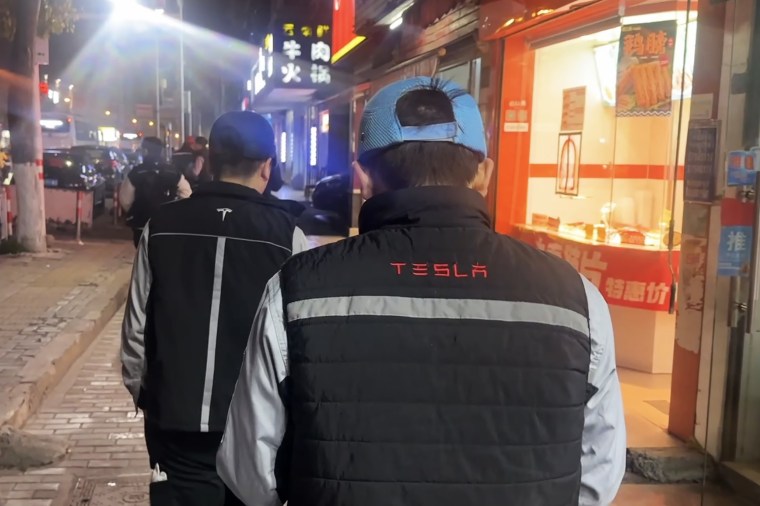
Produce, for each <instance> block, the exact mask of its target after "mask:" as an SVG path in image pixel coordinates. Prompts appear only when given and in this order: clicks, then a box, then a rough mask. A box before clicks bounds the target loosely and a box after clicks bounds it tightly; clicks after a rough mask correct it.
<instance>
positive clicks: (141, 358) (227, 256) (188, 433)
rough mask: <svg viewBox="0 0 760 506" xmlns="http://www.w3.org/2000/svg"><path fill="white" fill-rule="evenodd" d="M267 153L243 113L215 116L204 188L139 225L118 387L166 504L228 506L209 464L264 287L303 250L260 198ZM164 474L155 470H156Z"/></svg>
mask: <svg viewBox="0 0 760 506" xmlns="http://www.w3.org/2000/svg"><path fill="white" fill-rule="evenodd" d="M276 153H277V149H276V146H275V137H274V132H273V130H272V127H271V126H270V125H269V123H268V122H267V121H266V119H264V118H263V117H262V116H260V115H258V114H255V113H253V112H232V113H228V114H225V115H223V116H222V117H220V118H219V119H218V120H217V121H216V122H215V123H214V125H213V127H212V130H211V137H210V162H211V168H212V170H213V172H214V179H215V181H214V182H212V183H209V184H207V185H204V186H202V187H201V188H200V189H198V191H196V192H195V193H193V195H192V197H190V198H189V199H185V200H181V201H177V202H175V203H172V204H168V205H165V206H162V207H161V208H160V209H159V210H158V212H157V213H156V214H155V215H153V217H152V219H151V220H150V222H149V223H148V224H147V225H146V226H145V231H144V232H143V235H142V238H141V239H140V245H139V248H138V251H137V256H136V259H135V264H134V269H133V273H132V284H131V288H130V293H129V300H128V303H127V310H126V313H125V316H124V323H123V329H122V348H121V361H122V371H123V375H124V384H125V386H126V387H127V389H128V390H129V392H130V394H131V395H132V397H133V399H134V401H135V405H136V406H137V407H139V408H140V409H142V410H143V412H144V414H145V440H146V443H147V447H148V454H149V456H150V465H151V468H153V470H154V472H155V474H156V476H157V477H159V476H160V477H163V476H164V474H165V477H166V479H165V480H164V481H156V482H154V483H153V484H152V485H151V494H153V495H156V494H159V493H162V494H168V495H170V496H171V497H172V500H173V501H174V503H173V504H176V505H178V506H179V505H181V506H194V505H198V506H201V505H202V506H215V505H222V504H235V503H237V502H238V501H237V499H235V497H234V495H228V492H227V491H226V488H225V486H224V484H223V483H222V481H221V480H220V479H219V477H218V475H217V473H216V464H215V456H216V451H217V449H218V447H219V441H220V440H221V438H222V431H223V430H224V426H225V420H226V417H227V409H228V407H229V402H230V399H231V397H232V392H233V389H234V387H235V381H236V380H237V377H238V371H239V370H240V364H241V362H242V360H243V353H244V350H245V346H246V342H247V338H248V334H249V331H250V329H251V323H252V321H253V317H254V314H255V312H256V306H257V305H258V300H259V298H260V297H261V294H262V292H263V290H264V286H265V285H266V282H267V280H268V279H270V278H271V277H272V276H273V275H274V274H275V273H276V272H277V270H278V269H279V268H280V266H281V265H282V264H283V262H285V261H286V260H287V259H288V258H289V257H290V256H291V254H292V253H297V252H300V251H303V250H305V249H306V247H307V243H306V238H305V236H304V235H303V233H302V232H301V230H300V229H298V228H297V227H296V225H295V218H294V217H293V216H291V214H289V213H288V212H287V210H286V209H284V208H283V207H282V206H281V205H280V204H279V202H278V201H277V200H276V199H270V198H267V197H264V196H263V195H262V193H263V192H264V189H265V188H266V186H267V183H268V182H269V179H270V175H271V171H272V166H273V163H274V159H275V156H276ZM162 473H163V474H162Z"/></svg>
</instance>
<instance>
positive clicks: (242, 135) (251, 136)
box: [208, 111, 277, 160]
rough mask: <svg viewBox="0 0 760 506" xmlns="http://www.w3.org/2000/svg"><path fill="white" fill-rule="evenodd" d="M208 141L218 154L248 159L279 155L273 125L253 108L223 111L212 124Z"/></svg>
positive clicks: (212, 149)
mask: <svg viewBox="0 0 760 506" xmlns="http://www.w3.org/2000/svg"><path fill="white" fill-rule="evenodd" d="M208 145H209V150H210V151H211V152H213V153H215V154H217V155H227V156H234V157H241V158H246V159H248V160H266V159H268V158H272V159H275V160H276V159H277V145H276V144H275V135H274V130H273V129H272V125H270V124H269V121H267V120H266V118H264V116H262V115H261V114H257V113H255V112H252V111H232V112H228V113H225V114H222V115H221V116H220V117H219V118H218V119H217V120H216V121H215V122H214V124H213V126H212V127H211V135H209V144H208Z"/></svg>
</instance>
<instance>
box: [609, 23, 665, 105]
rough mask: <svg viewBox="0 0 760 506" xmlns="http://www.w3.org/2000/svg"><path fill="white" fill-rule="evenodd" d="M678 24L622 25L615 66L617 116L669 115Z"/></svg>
mask: <svg viewBox="0 0 760 506" xmlns="http://www.w3.org/2000/svg"><path fill="white" fill-rule="evenodd" d="M677 30H678V24H677V22H676V21H675V20H673V21H658V22H656V23H639V24H631V25H624V26H623V27H622V28H621V33H620V50H619V51H618V65H617V98H616V101H617V104H616V112H617V115H618V116H669V115H670V114H671V109H672V96H673V63H674V59H675V46H676V33H677Z"/></svg>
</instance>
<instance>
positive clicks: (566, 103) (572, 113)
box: [560, 86, 586, 132]
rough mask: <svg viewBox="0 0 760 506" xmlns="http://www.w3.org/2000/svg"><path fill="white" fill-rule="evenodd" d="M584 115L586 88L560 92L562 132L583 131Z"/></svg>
mask: <svg viewBox="0 0 760 506" xmlns="http://www.w3.org/2000/svg"><path fill="white" fill-rule="evenodd" d="M585 114H586V87H585V86H581V87H579V88H568V89H565V90H562V125H561V127H560V131H562V132H575V131H577V132H581V131H583V120H584V117H585Z"/></svg>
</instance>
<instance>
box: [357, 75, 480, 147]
mask: <svg viewBox="0 0 760 506" xmlns="http://www.w3.org/2000/svg"><path fill="white" fill-rule="evenodd" d="M431 86H434V87H435V89H439V90H441V91H442V92H444V93H447V94H449V95H453V96H454V97H455V98H453V100H452V105H453V108H454V122H452V123H440V124H437V125H425V126H402V125H401V123H400V122H399V119H398V116H397V115H396V103H397V102H398V101H399V99H400V98H401V97H403V96H404V95H405V94H407V93H409V92H410V91H415V90H419V89H425V88H430V87H431ZM411 141H418V142H452V143H454V144H458V145H460V146H464V147H466V148H468V149H471V150H472V151H475V152H477V153H480V154H481V155H483V157H484V158H485V157H486V156H487V155H488V150H487V147H486V134H485V128H484V127H483V117H482V116H481V115H480V109H478V104H477V103H476V102H475V99H474V98H473V97H472V95H470V94H469V93H466V92H465V91H464V90H462V89H461V88H460V87H459V86H457V85H456V84H454V83H452V82H447V81H440V80H438V79H434V78H430V77H415V78H412V79H405V80H403V81H399V82H397V83H393V84H391V85H389V86H386V87H385V88H383V89H381V90H380V91H379V92H378V93H377V94H376V95H375V96H374V97H372V99H370V101H369V102H368V103H367V106H366V108H365V109H364V114H363V115H362V121H361V129H360V139H359V161H360V162H361V161H362V160H364V159H366V158H367V157H370V156H372V155H374V154H376V153H379V152H381V151H383V150H385V149H387V148H389V147H391V146H395V145H397V144H401V143H403V142H411Z"/></svg>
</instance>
